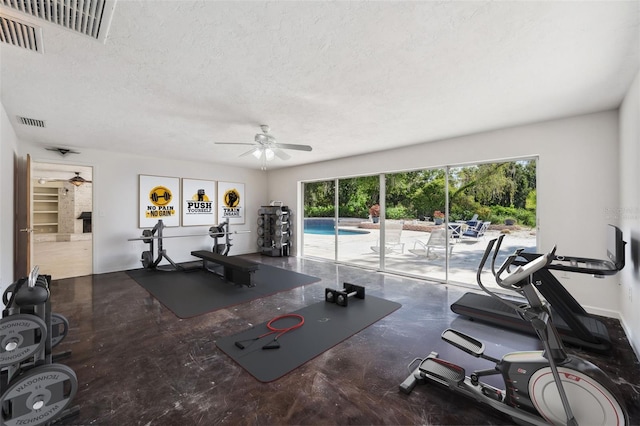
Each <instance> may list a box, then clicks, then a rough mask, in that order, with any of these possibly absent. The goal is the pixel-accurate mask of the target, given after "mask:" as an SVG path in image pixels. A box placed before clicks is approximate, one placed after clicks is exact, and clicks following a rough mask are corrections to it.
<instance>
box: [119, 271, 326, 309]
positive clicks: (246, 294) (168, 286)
mask: <svg viewBox="0 0 640 426" xmlns="http://www.w3.org/2000/svg"><path fill="white" fill-rule="evenodd" d="M127 274H128V275H129V276H130V277H131V278H133V279H134V280H135V281H136V282H137V283H138V284H140V285H141V286H142V287H143V288H144V289H145V290H147V291H148V292H149V293H151V295H152V296H153V297H155V298H156V299H158V301H159V302H160V303H162V304H163V305H164V306H166V307H167V308H168V309H169V310H171V312H173V313H174V314H175V315H176V316H177V317H179V318H191V317H195V316H198V315H202V314H205V313H208V312H213V311H217V310H218V309H222V308H226V307H229V306H233V305H237V304H240V303H245V302H250V301H252V300H255V299H260V298H261V297H266V296H270V295H272V294H275V293H279V292H281V291H286V290H291V289H293V288H296V287H300V286H303V285H307V284H311V283H314V282H317V281H320V278H317V277H312V276H310V275H305V274H300V273H298V272H293V271H288V270H286V269H282V268H276V267H273V266H269V265H263V264H260V268H259V269H258V270H257V271H255V273H254V276H253V280H254V283H255V287H246V286H239V285H235V284H233V283H230V282H227V281H224V280H223V279H222V278H221V277H220V276H218V275H216V274H214V273H212V272H209V271H205V270H204V269H198V270H191V271H188V272H182V271H173V272H167V271H158V270H152V269H133V270H130V271H127Z"/></svg>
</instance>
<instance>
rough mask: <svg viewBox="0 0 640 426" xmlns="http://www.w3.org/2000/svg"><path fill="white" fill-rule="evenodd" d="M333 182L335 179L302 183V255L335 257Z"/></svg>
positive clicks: (330, 258) (333, 258)
mask: <svg viewBox="0 0 640 426" xmlns="http://www.w3.org/2000/svg"><path fill="white" fill-rule="evenodd" d="M335 182H336V181H335V180H325V181H319V182H305V183H304V184H303V194H304V218H303V223H302V228H303V229H302V232H303V235H302V241H303V249H302V252H303V255H304V256H309V257H317V258H321V259H328V260H335V259H336V244H335V227H334V219H335V215H336V208H335V204H336V203H335V194H336V191H335Z"/></svg>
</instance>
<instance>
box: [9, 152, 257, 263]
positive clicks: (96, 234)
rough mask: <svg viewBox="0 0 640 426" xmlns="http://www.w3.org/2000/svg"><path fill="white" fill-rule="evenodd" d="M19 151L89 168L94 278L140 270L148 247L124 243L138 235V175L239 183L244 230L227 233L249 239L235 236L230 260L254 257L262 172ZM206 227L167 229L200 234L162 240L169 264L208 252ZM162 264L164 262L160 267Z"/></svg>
mask: <svg viewBox="0 0 640 426" xmlns="http://www.w3.org/2000/svg"><path fill="white" fill-rule="evenodd" d="M177 148H178V147H177ZM18 149H19V154H20V155H21V156H26V154H27V153H29V154H31V158H32V161H36V162H45V163H46V162H50V163H67V164H74V165H83V166H93V216H92V228H93V272H94V273H96V274H99V273H104V272H113V271H121V270H126V269H134V268H139V267H140V266H141V264H140V255H141V253H142V251H144V250H147V248H148V245H147V244H144V243H143V242H142V241H127V240H128V239H129V238H135V237H139V236H140V235H141V234H142V230H141V229H140V228H138V175H139V174H143V175H155V176H171V177H179V178H190V179H203V180H214V181H226V182H240V183H244V184H245V209H246V213H247V216H246V220H245V224H244V225H240V224H237V225H231V226H230V230H231V231H238V230H251V233H249V234H237V235H234V236H233V237H232V238H233V241H232V244H233V247H232V248H231V251H230V253H229V254H231V255H234V254H245V253H255V252H256V251H257V244H256V239H257V235H256V232H257V217H258V213H257V210H258V208H259V206H261V205H263V204H265V203H267V202H268V201H269V200H268V198H267V197H266V194H267V179H266V178H265V172H263V171H259V170H249V169H242V168H235V167H229V166H225V165H220V164H213V163H204V162H202V163H195V162H186V161H176V160H174V159H172V158H166V159H163V158H152V157H134V156H130V155H123V154H118V153H111V152H107V151H98V150H89V149H79V151H81V153H80V154H77V155H76V154H68V155H67V156H65V157H62V156H60V154H58V153H56V152H51V151H46V150H45V149H43V148H41V147H36V146H34V145H32V144H29V143H25V142H20V143H19V146H18ZM211 225H214V224H211ZM209 226H210V225H209ZM209 226H195V227H193V226H190V227H172V228H166V229H165V230H164V235H165V236H167V235H188V234H203V236H201V237H189V238H171V239H166V240H164V248H165V249H166V251H167V254H168V256H169V257H170V258H171V259H172V260H173V261H174V262H183V261H188V260H196V259H195V258H193V257H192V256H191V254H190V253H191V251H193V250H202V249H208V250H211V246H212V244H213V239H211V238H209V237H208V236H204V234H207V233H208V230H209ZM162 264H167V262H166V261H163V262H162V263H161V265H162Z"/></svg>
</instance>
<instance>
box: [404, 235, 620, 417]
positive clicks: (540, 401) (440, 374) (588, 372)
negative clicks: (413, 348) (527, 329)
mask: <svg viewBox="0 0 640 426" xmlns="http://www.w3.org/2000/svg"><path fill="white" fill-rule="evenodd" d="M503 238H504V235H502V236H500V238H498V239H497V240H495V239H494V240H491V241H490V242H489V244H488V245H487V248H486V250H485V252H484V255H483V257H482V260H481V262H480V265H479V267H478V270H477V282H478V285H479V286H480V287H481V288H482V289H483V290H484V291H485V292H486V293H487V294H488V295H489V296H491V297H492V298H495V299H496V300H499V301H500V302H501V303H504V304H506V305H507V306H509V307H510V308H512V309H515V310H516V311H517V312H518V313H519V314H520V315H521V316H522V318H524V319H525V320H526V321H527V322H529V323H530V324H531V325H532V326H533V328H534V329H535V330H536V334H537V335H538V337H539V339H540V341H541V342H542V345H543V348H544V350H543V351H527V352H512V353H508V354H506V355H505V356H504V357H502V359H496V358H492V357H490V356H488V355H485V354H484V344H483V343H482V342H480V341H479V340H477V339H475V338H473V337H471V336H468V335H466V334H464V333H461V332H459V331H456V330H452V329H447V330H445V331H444V332H443V333H442V339H443V340H445V341H446V342H447V343H450V344H451V345H453V346H455V347H456V348H458V349H460V350H462V351H464V352H466V353H468V354H470V355H473V356H475V357H480V358H483V359H487V360H489V361H492V362H494V363H495V364H496V365H495V368H491V369H486V370H479V371H474V372H473V373H472V374H471V375H470V376H467V375H466V373H465V369H464V368H463V367H460V366H458V365H456V364H453V363H451V362H449V361H445V360H443V359H441V358H438V354H437V353H436V352H431V353H430V354H429V355H428V356H427V357H426V358H424V359H416V360H414V361H412V362H411V364H409V370H410V371H412V373H411V374H410V375H409V377H407V379H405V381H404V382H403V383H402V384H401V385H400V390H401V391H402V392H404V393H406V394H409V393H411V391H412V390H413V388H414V387H415V385H416V384H418V383H420V384H424V383H427V382H435V383H438V384H441V385H444V386H446V387H447V388H449V389H450V390H452V391H453V392H456V393H459V394H462V395H465V396H467V397H470V398H473V399H475V400H476V401H479V402H482V403H485V404H487V405H489V406H491V407H493V408H495V409H496V410H499V411H501V412H503V413H505V414H507V415H509V416H511V417H513V418H514V420H516V421H524V422H527V423H530V424H534V425H545V424H547V423H551V424H570V425H577V424H590V425H607V426H609V425H627V424H629V416H628V414H627V411H626V409H625V406H624V404H623V402H622V400H621V399H620V398H619V397H618V396H617V395H616V392H615V386H614V384H613V382H612V381H611V380H610V379H609V378H608V377H607V376H606V375H605V373H604V372H603V371H602V370H600V369H599V368H598V367H597V366H595V365H594V364H592V363H590V362H589V361H586V360H583V359H581V358H578V357H575V356H568V355H567V353H566V352H565V349H564V347H563V345H562V341H561V340H560V338H559V337H558V332H557V331H556V329H555V326H554V325H553V321H552V319H551V315H550V313H549V312H550V311H549V305H548V304H546V303H543V302H542V301H541V300H540V297H539V296H538V294H537V292H536V290H535V288H534V286H533V283H532V276H533V274H534V273H535V272H536V271H538V270H540V269H542V268H544V267H546V266H547V265H548V264H549V263H550V262H551V261H552V260H553V259H554V256H555V247H554V249H553V250H551V251H550V252H549V253H546V254H544V255H542V256H539V257H537V258H535V259H533V260H531V261H529V262H527V263H526V264H521V263H520V262H518V264H517V265H516V263H514V261H515V260H516V258H517V257H518V256H519V255H520V253H521V252H522V250H517V251H516V252H515V253H514V254H512V255H510V256H509V257H508V258H507V259H506V260H505V262H504V263H503V264H502V265H501V266H500V268H499V269H498V271H496V269H495V261H496V257H497V255H498V252H499V249H500V245H501V243H502V240H503ZM496 241H497V245H496ZM494 245H495V246H496V247H495V251H494V254H493V258H492V261H491V271H492V273H493V275H494V277H495V280H496V282H497V283H498V285H500V286H501V287H503V288H506V289H510V290H514V291H517V292H518V293H520V294H521V295H523V296H524V297H525V298H526V299H527V302H528V304H526V305H516V304H515V303H512V302H510V301H509V300H505V299H503V298H501V297H500V296H499V295H497V294H495V293H493V292H492V291H490V290H489V289H487V288H486V287H485V286H484V285H483V283H482V280H481V273H482V270H483V269H484V265H485V263H486V261H487V259H488V258H489V255H490V254H491V252H492V251H493V247H494ZM417 361H420V362H419V364H418V366H417V367H415V368H414V365H415V363H416V362H417ZM497 374H500V375H501V376H502V379H503V381H504V388H503V389H498V388H495V387H493V386H491V385H488V384H486V383H483V382H481V381H480V377H482V376H489V375H497Z"/></svg>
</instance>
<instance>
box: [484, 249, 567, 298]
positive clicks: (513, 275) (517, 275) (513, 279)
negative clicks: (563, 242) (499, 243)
mask: <svg viewBox="0 0 640 426" xmlns="http://www.w3.org/2000/svg"><path fill="white" fill-rule="evenodd" d="M496 251H497V249H496ZM521 251H522V250H518V251H516V253H515V254H512V255H511V256H509V257H508V258H507V260H505V261H504V263H503V264H502V266H501V267H500V269H499V270H498V272H497V273H494V275H495V277H496V283H497V284H498V285H499V286H500V287H503V288H508V289H511V290H519V289H520V288H521V287H522V286H521V285H518V283H519V282H520V281H522V280H525V279H527V278H529V277H530V276H531V275H533V273H534V272H536V271H539V270H540V269H542V268H544V267H545V266H547V265H549V264H550V263H551V261H552V260H553V259H554V258H555V253H556V247H555V246H554V247H553V249H552V250H551V251H550V252H549V253H545V254H543V255H542V256H539V257H537V258H535V259H534V260H532V261H530V262H528V263H526V264H524V265H518V267H517V268H516V269H515V270H514V271H513V272H511V271H509V267H510V266H511V264H512V263H513V261H514V260H516V258H517V257H518V255H519V254H520V252H521ZM504 272H506V273H507V275H506V276H505V277H504V278H502V275H503V273H504Z"/></svg>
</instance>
